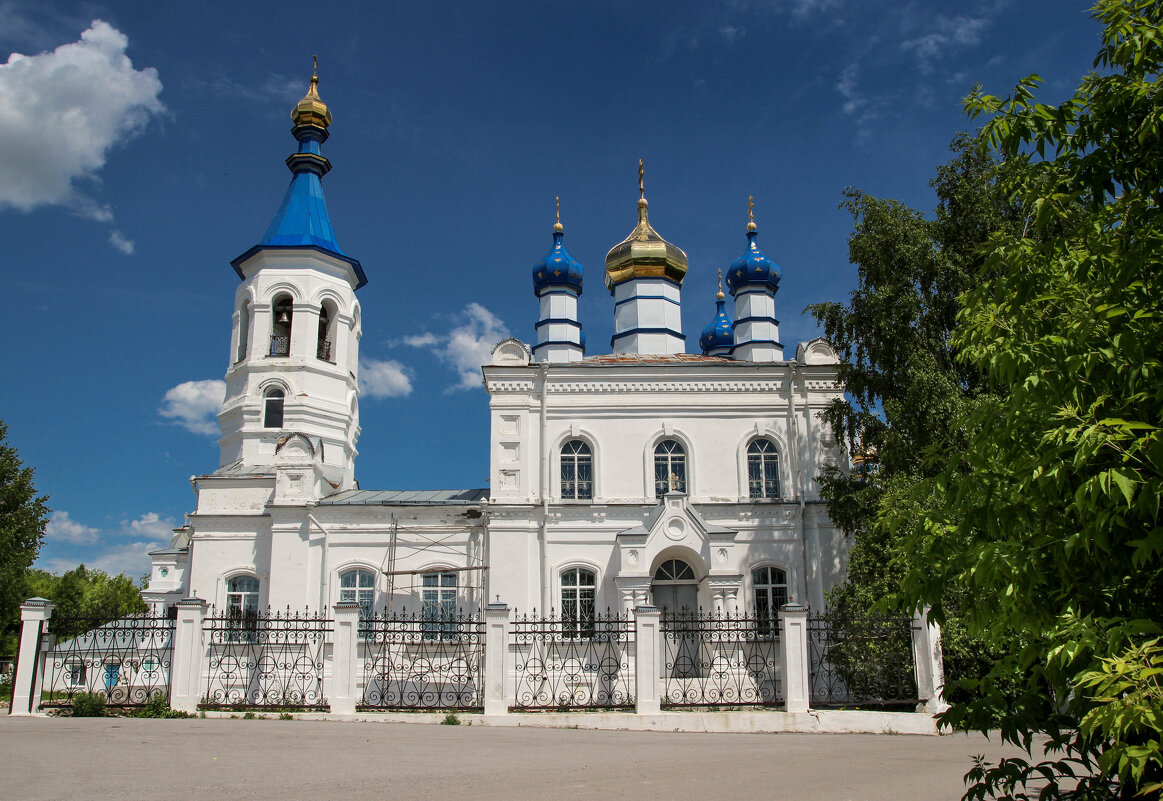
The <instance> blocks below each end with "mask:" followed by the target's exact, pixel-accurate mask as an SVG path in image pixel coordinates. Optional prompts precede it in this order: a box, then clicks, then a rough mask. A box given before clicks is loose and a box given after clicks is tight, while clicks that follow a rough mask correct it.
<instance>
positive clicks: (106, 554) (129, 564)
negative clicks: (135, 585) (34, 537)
mask: <svg viewBox="0 0 1163 801" xmlns="http://www.w3.org/2000/svg"><path fill="white" fill-rule="evenodd" d="M166 544H167V543H161V542H146V541H141V542H126V543H123V544H121V545H112V546H110V547H108V548H103V549H102V550H101V551H100V552H98V553H97V554H96V555H93V556H89V557H86V558H83V559H79V558H74V557H70V556H56V557H53V558H51V559H42V560H39V561H37V563H36V566H37V567H39V568H41V569H42V570H47V571H48V572H50V573H56V574H57V575H58V576H59V575H60V574H62V573H65V572H67V571H69V570H72V569H73V568H75V567H76V566H77V565H79V564H84V565H85V567H87V568H89V569H90V570H92V569H97V570H104V571H105V572H106V573H108V574H109V575H111V576H116V575H117V574H119V573H124V574H125V575H127V576H129V577H130V578H131V579H134V580H135V581H136V580H137V579H138V578H139V577H140V576H143V575H145V574H146V573H148V572H149V570H150V565H151V563H152V560H151V559H150V558H149V552H150V551H156V550H158V549H160V548H165V547H166Z"/></svg>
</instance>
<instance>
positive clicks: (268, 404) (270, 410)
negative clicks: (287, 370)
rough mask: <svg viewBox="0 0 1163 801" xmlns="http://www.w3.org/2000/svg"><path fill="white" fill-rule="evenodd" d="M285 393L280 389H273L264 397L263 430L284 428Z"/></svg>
mask: <svg viewBox="0 0 1163 801" xmlns="http://www.w3.org/2000/svg"><path fill="white" fill-rule="evenodd" d="M283 400H284V396H283V391H282V390H281V389H279V388H278V387H271V388H270V389H268V390H267V391H266V393H265V394H264V395H263V415H262V427H263V428H282V427H283Z"/></svg>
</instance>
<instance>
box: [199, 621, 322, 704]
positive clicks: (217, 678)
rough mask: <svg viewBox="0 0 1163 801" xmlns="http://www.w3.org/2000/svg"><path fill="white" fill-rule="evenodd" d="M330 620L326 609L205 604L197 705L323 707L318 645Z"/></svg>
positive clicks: (320, 646) (320, 657) (320, 648)
mask: <svg viewBox="0 0 1163 801" xmlns="http://www.w3.org/2000/svg"><path fill="white" fill-rule="evenodd" d="M331 624H332V621H331V618H330V617H328V616H327V614H326V612H323V613H317V612H311V611H310V610H304V611H295V610H291V609H289V608H288V609H286V610H284V611H282V612H279V611H273V612H272V611H271V610H269V609H268V610H267V611H266V612H260V613H238V612H236V611H226V612H217V611H216V610H214V609H211V610H210V615H209V617H207V618H206V622H205V623H204V624H203V628H202V631H203V634H204V636H205V639H206V640H207V642H208V647H209V651H210V663H209V672H208V674H207V677H206V694H205V695H204V696H203V697H202V703H201V706H202V707H203V708H207V709H247V708H252V707H253V708H269V707H288V708H296V709H327V708H328V704H327V700H326V699H325V698H324V697H323V649H324V646H325V645H326V644H327V643H328V642H329V641H330V639H331V629H332V625H331Z"/></svg>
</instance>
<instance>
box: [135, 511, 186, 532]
mask: <svg viewBox="0 0 1163 801" xmlns="http://www.w3.org/2000/svg"><path fill="white" fill-rule="evenodd" d="M125 525H126V526H127V527H128V528H129V530H130V531H132V532H133V533H134V534H135V535H137V536H139V537H155V538H158V537H161V538H165V539H170V537H172V536H173V531H174V529H175V528H177V527H178V524H177V523H175V522H174V520H173V518H170V517H162V516H161V515H159V514H158V513H157V512H146V513H145V514H143V515H142V516H141V517H139V518H137V519H136V520H130V521H128V522H126V523H125Z"/></svg>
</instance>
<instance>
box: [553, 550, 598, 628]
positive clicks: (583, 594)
mask: <svg viewBox="0 0 1163 801" xmlns="http://www.w3.org/2000/svg"><path fill="white" fill-rule="evenodd" d="M596 578H597V577H596V576H595V575H594V571H592V570H586V569H585V568H582V567H571V568H570V569H569V570H565V571H562V574H561V633H562V635H563V636H565V637H593V636H594V612H595V609H594V594H595V592H596V591H597V587H596V584H595V581H596Z"/></svg>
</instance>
